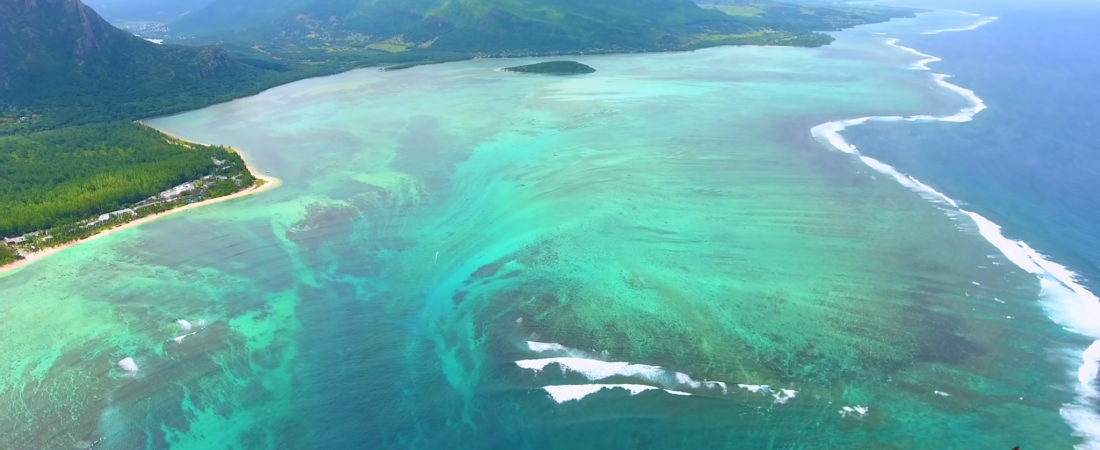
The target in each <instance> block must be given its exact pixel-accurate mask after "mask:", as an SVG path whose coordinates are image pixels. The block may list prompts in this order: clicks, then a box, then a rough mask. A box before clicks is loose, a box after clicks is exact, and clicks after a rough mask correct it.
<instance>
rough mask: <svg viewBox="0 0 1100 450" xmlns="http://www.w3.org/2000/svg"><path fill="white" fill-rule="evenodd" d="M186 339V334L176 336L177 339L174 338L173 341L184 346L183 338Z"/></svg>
mask: <svg viewBox="0 0 1100 450" xmlns="http://www.w3.org/2000/svg"><path fill="white" fill-rule="evenodd" d="M185 337H187V335H186V334H185V335H183V336H176V337H174V338H172V340H173V341H176V343H177V344H182V343H183V338H185Z"/></svg>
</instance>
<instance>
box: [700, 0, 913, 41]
mask: <svg viewBox="0 0 1100 450" xmlns="http://www.w3.org/2000/svg"><path fill="white" fill-rule="evenodd" d="M698 2H699V4H700V5H701V6H703V7H704V8H707V9H716V10H718V11H722V12H724V13H726V14H729V15H731V16H734V17H736V18H737V20H738V21H740V22H742V23H745V24H748V25H751V26H754V27H766V28H769V29H772V30H779V31H785V32H788V33H792V34H795V35H802V34H807V33H812V32H814V31H835V30H840V29H843V28H850V27H854V26H856V25H863V24H868V23H877V22H886V21H888V20H890V19H893V18H897V17H912V16H914V15H915V14H916V13H917V12H920V11H921V10H918V9H912V8H900V7H887V6H879V5H875V6H859V5H852V4H849V3H847V2H843V1H827V0H795V1H794V2H779V1H774V0H698Z"/></svg>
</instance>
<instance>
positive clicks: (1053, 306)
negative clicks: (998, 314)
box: [811, 17, 1100, 449]
mask: <svg viewBox="0 0 1100 450" xmlns="http://www.w3.org/2000/svg"><path fill="white" fill-rule="evenodd" d="M995 19H996V17H993V18H988V19H985V20H983V21H980V22H978V23H976V24H974V25H972V26H970V27H967V28H960V29H950V30H937V31H932V32H927V33H925V34H937V33H943V32H947V31H966V30H973V29H975V28H978V27H980V26H982V25H985V24H987V23H989V22H992V21H993V20H995ZM897 42H898V41H897V40H889V41H887V42H886V43H887V44H889V45H892V46H894V47H899V48H903V49H905V50H907V51H910V50H911V52H912V53H914V54H919V55H923V56H926V57H931V55H925V54H923V53H920V52H918V51H916V50H912V49H908V48H906V47H901V46H899V45H897ZM929 62H931V61H929ZM925 64H927V63H925ZM925 64H921V63H918V64H916V65H915V66H914V68H916V67H917V66H925ZM947 78H949V76H948V75H944V74H933V79H934V80H935V82H936V84H939V85H940V86H942V87H944V88H947V89H949V90H951V91H952V92H955V93H956V94H959V95H960V96H962V97H964V98H966V99H967V100H969V101H970V106H969V107H966V108H962V109H960V110H959V112H957V113H955V114H953V115H951V116H947V117H934V116H928V115H918V116H910V117H906V118H904V120H906V121H914V122H916V121H941V122H967V121H970V120H972V119H973V118H974V116H975V115H977V114H978V113H980V112H982V111H983V110H985V109H986V105H985V102H984V101H982V99H981V98H979V97H978V96H977V95H976V94H975V93H974V91H971V90H969V89H964V88H962V87H959V86H956V85H954V84H951V83H949V82H947ZM897 120H898V118H897V117H896V116H890V117H862V118H858V119H848V120H839V121H834V122H828V123H824V124H821V125H818V126H816V127H813V128H812V129H811V134H813V136H814V137H816V138H818V139H821V140H824V141H825V142H827V143H828V144H829V145H830V146H832V147H833V148H836V149H837V150H840V151H842V152H845V153H849V154H853V155H857V156H859V158H860V160H861V161H862V162H863V163H864V164H866V165H867V166H868V167H870V168H872V169H874V170H876V171H878V172H880V173H883V174H887V175H890V176H891V177H893V178H894V179H895V180H897V181H898V182H899V183H901V184H902V185H903V186H905V187H908V188H910V189H912V190H914V191H916V192H917V193H919V194H920V195H921V196H922V197H925V198H927V199H929V200H932V201H934V202H937V203H941V204H945V205H948V206H950V207H951V208H953V209H954V211H957V212H958V213H962V214H965V215H966V216H968V217H969V218H970V219H971V220H973V222H974V224H975V225H977V227H978V233H979V234H981V236H982V237H983V238H985V239H986V240H987V241H989V243H991V244H993V246H994V247H996V248H997V249H998V250H999V251H1000V252H1001V254H1003V255H1004V256H1005V258H1007V259H1008V260H1009V261H1011V262H1012V263H1013V264H1014V265H1016V266H1017V267H1019V268H1020V269H1023V270H1024V271H1027V272H1028V273H1031V274H1034V275H1036V276H1037V277H1038V278H1039V283H1040V286H1041V287H1042V291H1041V295H1040V301H1041V303H1042V305H1043V308H1044V309H1045V310H1046V312H1047V315H1048V316H1049V317H1050V319H1051V320H1053V321H1054V322H1055V323H1057V324H1059V325H1061V326H1062V327H1063V328H1064V329H1066V330H1068V331H1071V332H1074V333H1078V334H1082V335H1085V336H1088V337H1090V338H1093V339H1096V340H1100V298H1097V296H1096V295H1095V294H1093V293H1092V292H1089V290H1088V289H1086V288H1085V287H1084V286H1082V285H1081V281H1080V279H1079V277H1078V275H1077V274H1076V273H1074V272H1073V271H1071V270H1069V269H1068V268H1066V267H1065V266H1063V265H1061V264H1058V263H1055V262H1053V261H1050V260H1049V259H1047V257H1046V256H1044V255H1042V254H1040V253H1039V252H1037V251H1035V250H1034V249H1032V248H1031V247H1030V246H1028V245H1027V244H1026V243H1024V242H1022V241H1019V240H1013V239H1009V238H1007V237H1005V236H1004V235H1003V234H1002V233H1001V227H1000V226H999V225H997V224H995V223H993V222H992V221H990V220H989V219H986V218H985V217H982V216H981V215H979V214H977V213H974V212H971V211H967V210H964V209H962V208H961V207H960V206H959V204H958V203H957V202H955V201H954V200H952V199H951V198H949V197H947V196H946V195H944V194H942V193H940V192H937V191H936V190H935V189H932V188H931V187H929V186H928V185H926V184H924V183H921V182H920V181H918V180H917V179H915V178H913V177H910V176H907V175H904V174H902V173H901V172H898V171H897V170H896V169H894V168H893V167H891V166H890V165H888V164H884V163H882V162H880V161H878V160H875V159H873V158H869V157H865V156H862V155H860V154H859V151H858V150H857V149H856V147H855V146H854V145H851V144H850V143H848V141H846V140H845V139H844V137H843V136H841V135H840V132H841V131H844V129H845V128H847V127H849V126H853V125H859V124H863V123H867V122H870V121H876V122H892V121H897ZM996 264H998V263H997V262H994V265H996ZM995 300H997V301H998V302H1001V303H1004V302H1003V301H1001V300H999V299H995ZM1097 359H1100V348H1097V343H1095V342H1094V343H1093V344H1092V345H1091V346H1090V347H1089V348H1088V349H1087V350H1085V351H1084V352H1083V354H1082V365H1081V366H1080V367H1079V368H1078V371H1077V377H1078V381H1080V383H1081V384H1080V386H1079V387H1078V391H1079V393H1080V398H1079V400H1080V401H1082V402H1084V401H1085V400H1089V399H1092V398H1094V397H1097V396H1100V393H1098V392H1097V391H1096V390H1094V389H1093V388H1092V387H1091V382H1092V380H1093V379H1095V378H1096V375H1097V373H1098V372H1100V362H1097ZM1086 380H1087V381H1086ZM1062 417H1063V418H1065V420H1066V422H1067V423H1068V424H1069V425H1070V426H1071V427H1072V428H1073V429H1074V431H1075V435H1076V436H1079V437H1082V438H1084V439H1085V442H1084V443H1083V444H1081V445H1079V446H1078V447H1077V448H1078V449H1086V448H1088V449H1091V448H1096V449H1100V414H1097V413H1094V412H1092V411H1091V410H1090V409H1089V408H1085V407H1083V406H1080V405H1065V406H1064V407H1063V408H1062Z"/></svg>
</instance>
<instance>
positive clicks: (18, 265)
mask: <svg viewBox="0 0 1100 450" xmlns="http://www.w3.org/2000/svg"><path fill="white" fill-rule="evenodd" d="M138 123H141V124H142V125H144V123H143V122H141V121H139V122H138ZM157 131H160V130H157ZM160 132H161V133H162V134H164V135H165V136H168V137H170V138H172V139H178V140H180V141H184V142H190V143H192V144H198V145H210V144H203V143H200V142H194V141H188V140H186V139H182V138H180V137H179V136H175V135H173V134H171V133H166V132H164V131H160ZM233 151H235V152H237V153H238V154H240V155H241V159H244V160H245V167H246V168H248V171H249V172H250V173H252V176H253V177H255V178H256V179H257V180H263V181H264V183H263V184H262V185H260V186H255V185H254V186H253V187H251V188H249V189H245V190H242V191H240V192H236V193H233V194H230V195H227V196H224V197H218V198H214V199H210V200H206V201H202V202H199V203H191V204H188V205H185V206H181V207H179V208H175V209H170V210H168V211H164V212H160V213H156V214H153V215H149V216H145V217H142V218H140V219H137V220H134V221H131V222H126V223H124V224H122V225H120V226H117V227H115V228H111V229H107V230H103V231H102V232H99V233H97V234H94V235H92V236H89V237H86V238H84V239H81V240H79V241H73V242H69V243H67V244H64V245H59V246H57V247H50V248H47V249H43V250H39V251H37V252H34V253H31V254H28V255H25V258H23V259H21V260H19V261H16V262H14V263H11V264H8V265H6V266H2V267H0V276H3V275H5V274H8V273H11V272H14V271H16V270H19V269H22V268H23V267H26V266H28V265H30V264H33V263H34V262H36V261H41V260H42V259H43V258H46V257H48V256H50V255H53V254H56V253H58V252H61V251H64V250H65V249H68V248H72V247H75V246H77V245H80V244H83V243H85V242H88V241H91V240H94V239H99V238H101V237H104V236H109V235H111V234H114V233H117V232H119V231H122V230H126V229H129V228H134V227H138V226H141V225H144V224H147V223H149V222H153V221H155V220H159V219H162V218H164V217H167V216H169V215H172V214H177V213H181V212H184V211H188V210H191V209H195V208H201V207H203V206H208V205H213V204H216V203H221V202H226V201H229V200H233V199H237V198H241V197H244V196H247V195H253V194H259V193H261V192H264V191H268V190H271V189H274V188H276V187H277V186H279V184H280V183H282V181H281V180H279V179H278V178H275V177H270V176H266V175H262V174H260V173H257V172H256V170H254V169H253V168H252V166H250V165H249V164H248V161H247V158H246V155H245V153H244V152H241V151H240V150H239V149H235V148H234V149H233Z"/></svg>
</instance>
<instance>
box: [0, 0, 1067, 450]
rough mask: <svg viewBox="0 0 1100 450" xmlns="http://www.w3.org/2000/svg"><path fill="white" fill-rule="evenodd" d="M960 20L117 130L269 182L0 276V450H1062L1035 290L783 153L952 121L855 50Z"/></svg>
mask: <svg viewBox="0 0 1100 450" xmlns="http://www.w3.org/2000/svg"><path fill="white" fill-rule="evenodd" d="M976 20H977V18H975V17H971V16H968V15H963V14H959V13H952V12H937V13H932V14H927V15H923V16H922V17H921V18H919V19H915V20H905V21H896V22H894V23H890V24H882V25H875V26H867V27H861V28H859V29H856V30H853V31H846V32H843V33H838V38H839V39H838V41H837V42H836V43H835V44H833V45H831V46H828V47H825V48H820V49H796V48H764V47H735V48H715V49H708V50H700V51H695V52H688V53H660V54H634V55H609V56H585V57H579V58H576V59H577V60H578V61H580V62H582V63H585V64H588V65H590V66H593V67H595V68H596V69H597V70H598V72H596V73H594V74H589V75H583V76H575V77H556V76H539V75H526V74H516V73H508V72H503V71H500V70H498V69H499V68H500V67H505V66H512V65H517V64H526V63H530V62H535V61H536V60H520V61H501V60H475V61H466V62H459V63H450V64H442V65H434V66H422V67H415V68H412V69H407V70H400V71H392V72H382V71H378V70H373V69H364V70H357V71H352V72H348V73H344V74H341V75H336V76H331V77H325V78H318V79H311V80H305V81H300V82H296V83H293V84H289V85H286V86H281V87H278V88H275V89H272V90H269V91H267V92H264V93H262V94H260V95H257V96H254V97H250V98H246V99H241V100H237V101H233V102H230V103H226V104H221V105H216V106H212V107H209V108H206V109H203V110H199V111H193V112H189V113H185V114H181V115H177V116H173V117H166V118H159V119H154V120H151V121H149V123H150V125H152V126H154V127H156V128H159V129H162V130H165V131H168V132H171V133H174V134H176V135H179V136H181V137H183V138H186V139H191V140H194V141H198V142H207V143H218V144H224V145H230V146H233V147H235V148H239V149H242V151H243V152H244V153H245V154H246V157H247V159H248V160H249V162H250V163H251V164H252V165H253V166H254V167H255V168H256V169H257V170H259V171H262V172H268V173H270V174H271V175H272V176H275V177H278V178H280V179H281V180H282V185H281V186H280V187H278V188H277V189H275V190H272V191H270V192H266V193H263V194H260V195H256V196H250V197H245V198H242V199H239V200H234V201H230V202H226V203H222V204H217V205H212V206H209V207H205V208H200V209H197V210H193V211H190V212H188V213H184V214H177V215H174V216H170V217H168V218H166V219H163V220H159V221H157V222H154V223H152V224H149V225H145V226H142V227H140V228H136V229H131V230H127V231H123V232H120V233H117V234H114V235H110V236H107V237H104V238H102V239H98V240H95V241H92V242H90V243H87V244H82V245H80V246H77V247H75V248H73V249H70V250H66V251H64V252H62V253H60V254H58V255H56V256H52V257H50V258H48V259H45V260H43V261H41V262H38V263H35V264H33V265H30V266H28V267H27V268H25V269H22V270H20V271H17V272H14V273H12V274H9V275H7V276H5V277H4V278H0V298H2V299H3V300H0V348H3V352H2V353H0V368H4V369H5V370H6V372H5V376H3V377H0V447H3V448H12V449H23V448H27V449H39V448H89V447H91V448H97V449H98V448H106V449H133V448H171V449H208V448H231V449H253V448H257V449H258V448H270V449H277V448H278V449H284V448H425V449H439V448H532V449H534V448H540V449H541V448H548V449H549V448H569V449H582V448H761V449H763V448H774V449H796V448H876V449H909V448H942V449H952V448H957V449H974V448H989V449H999V448H1004V449H1010V448H1012V447H1014V446H1017V445H1020V446H1022V448H1067V447H1071V446H1073V445H1075V444H1077V443H1079V441H1080V439H1079V438H1077V437H1074V431H1073V429H1071V428H1070V426H1069V425H1067V424H1066V422H1065V421H1064V420H1063V418H1062V416H1061V414H1060V411H1061V410H1062V408H1063V406H1064V405H1066V404H1071V403H1073V401H1074V395H1075V394H1074V387H1073V386H1074V385H1075V383H1076V379H1075V378H1074V376H1073V374H1072V373H1071V372H1073V371H1075V370H1076V365H1079V364H1080V360H1079V357H1076V358H1078V359H1077V362H1076V364H1075V363H1074V361H1073V358H1074V356H1073V355H1071V354H1069V353H1067V352H1066V351H1065V350H1064V349H1067V348H1072V347H1073V346H1075V345H1076V346H1079V345H1080V342H1079V341H1078V340H1076V339H1077V338H1074V337H1073V336H1072V335H1070V334H1069V333H1068V332H1066V331H1065V330H1063V329H1062V328H1060V327H1059V326H1057V325H1055V324H1054V323H1053V322H1051V321H1050V320H1049V319H1048V318H1047V317H1046V315H1045V314H1044V310H1043V308H1042V306H1041V304H1040V303H1039V302H1038V301H1037V299H1038V297H1039V286H1038V283H1036V280H1035V277H1034V276H1033V275H1031V274H1028V273H1027V272H1025V271H1024V270H1021V269H1018V268H1017V267H1016V266H1015V265H1013V264H1012V262H1011V261H1010V260H1009V259H1007V258H1006V257H1005V256H1004V255H1002V254H1001V252H1000V251H999V250H998V249H997V248H996V247H994V246H993V245H991V244H990V243H989V242H988V241H986V240H985V239H983V238H982V237H981V236H980V235H979V229H978V227H977V226H976V225H975V223H974V222H973V221H972V220H970V219H969V218H968V217H967V216H965V215H963V214H960V213H958V212H957V211H955V210H952V209H951V208H949V207H946V206H944V205H943V204H939V203H935V202H929V201H928V200H926V199H925V198H923V197H922V196H921V195H918V194H916V193H914V192H913V191H912V190H911V189H908V188H906V187H905V186H902V185H901V184H899V183H898V182H897V181H896V180H895V179H894V178H893V177H891V176H890V175H889V174H884V173H882V172H879V171H876V170H873V169H872V168H870V167H868V166H867V165H866V164H865V163H864V162H862V161H861V160H860V159H859V158H857V157H855V156H853V155H851V154H848V153H844V152H840V151H836V149H834V148H832V147H830V146H829V144H828V142H827V140H826V139H824V138H823V137H822V136H821V135H819V136H817V137H815V136H814V135H812V134H811V132H810V130H811V128H812V127H814V126H816V125H819V124H822V123H824V122H828V121H833V120H841V119H850V118H856V117H867V116H913V115H934V116H951V115H952V114H955V113H956V112H957V111H959V110H960V109H964V108H967V107H970V106H972V105H971V104H970V103H969V102H970V100H968V99H967V98H965V97H963V96H960V95H958V94H957V93H956V92H953V91H951V90H949V89H944V88H943V87H942V86H940V85H937V84H936V83H935V81H934V79H933V78H932V76H931V75H930V74H929V73H928V72H925V71H920V70H912V69H913V67H912V65H913V63H914V62H916V61H918V60H919V59H920V57H918V56H916V55H913V54H911V53H908V52H906V51H903V50H902V49H899V48H897V47H896V46H890V45H886V44H885V43H884V40H885V39H887V38H889V37H902V38H903V39H904V35H905V33H910V32H915V31H921V30H930V29H948V28H960V27H966V26H968V25H970V24H972V23H973V22H975V21H976ZM902 44H904V42H902ZM1085 345H1087V343H1086V344H1085ZM126 358H130V359H129V360H126ZM123 361H125V362H123ZM131 363H132V364H131Z"/></svg>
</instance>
